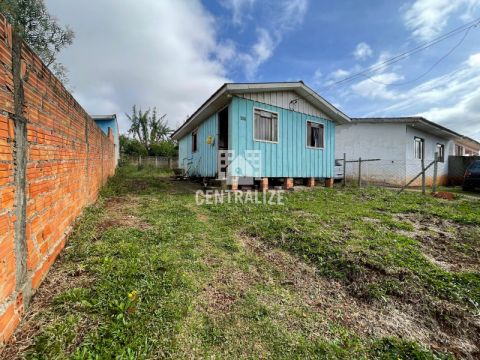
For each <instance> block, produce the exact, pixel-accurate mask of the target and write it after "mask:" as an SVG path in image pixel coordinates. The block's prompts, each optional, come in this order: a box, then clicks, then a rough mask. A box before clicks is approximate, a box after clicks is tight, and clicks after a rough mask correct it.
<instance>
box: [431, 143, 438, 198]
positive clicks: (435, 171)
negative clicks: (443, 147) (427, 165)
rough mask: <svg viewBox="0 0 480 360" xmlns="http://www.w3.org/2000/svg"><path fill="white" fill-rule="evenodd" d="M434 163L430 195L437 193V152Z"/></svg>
mask: <svg viewBox="0 0 480 360" xmlns="http://www.w3.org/2000/svg"><path fill="white" fill-rule="evenodd" d="M434 161H435V163H434V164H433V183H432V193H436V192H437V171H438V152H435V157H434Z"/></svg>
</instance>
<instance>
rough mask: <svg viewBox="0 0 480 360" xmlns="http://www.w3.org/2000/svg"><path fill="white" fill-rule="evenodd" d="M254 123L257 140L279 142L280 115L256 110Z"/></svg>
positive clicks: (254, 135)
mask: <svg viewBox="0 0 480 360" xmlns="http://www.w3.org/2000/svg"><path fill="white" fill-rule="evenodd" d="M253 123H254V124H253V131H254V134H253V137H254V139H255V140H257V141H269V142H278V115H277V114H276V113H273V112H270V111H266V110H261V109H255V110H254V119H253Z"/></svg>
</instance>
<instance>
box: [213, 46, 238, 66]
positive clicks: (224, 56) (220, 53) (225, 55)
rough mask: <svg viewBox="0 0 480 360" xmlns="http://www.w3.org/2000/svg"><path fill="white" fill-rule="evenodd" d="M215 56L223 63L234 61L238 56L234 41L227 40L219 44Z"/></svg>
mask: <svg viewBox="0 0 480 360" xmlns="http://www.w3.org/2000/svg"><path fill="white" fill-rule="evenodd" d="M215 54H216V57H217V59H218V60H219V61H220V62H222V63H225V62H226V61H229V60H232V59H233V58H234V57H235V55H236V47H235V44H234V43H233V41H232V40H227V41H225V42H223V43H221V44H218V45H217V48H216V50H215Z"/></svg>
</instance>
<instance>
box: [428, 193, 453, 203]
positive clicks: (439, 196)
mask: <svg viewBox="0 0 480 360" xmlns="http://www.w3.org/2000/svg"><path fill="white" fill-rule="evenodd" d="M432 196H433V197H435V198H437V199H444V200H448V201H452V200H455V198H456V196H455V194H452V193H451V192H436V193H433V194H432Z"/></svg>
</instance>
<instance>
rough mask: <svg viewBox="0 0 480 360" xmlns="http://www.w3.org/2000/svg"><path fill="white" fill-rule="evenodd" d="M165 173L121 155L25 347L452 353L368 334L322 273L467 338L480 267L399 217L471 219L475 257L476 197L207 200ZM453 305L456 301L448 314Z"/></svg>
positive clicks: (344, 287) (78, 352)
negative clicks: (442, 259)
mask: <svg viewBox="0 0 480 360" xmlns="http://www.w3.org/2000/svg"><path fill="white" fill-rule="evenodd" d="M165 175H167V173H165V172H163V171H159V170H157V169H153V168H143V169H140V170H139V169H137V168H133V167H128V166H127V167H122V168H120V169H119V170H118V173H117V175H116V176H115V177H114V178H112V179H111V180H110V181H109V183H108V185H107V186H105V187H104V189H103V190H102V196H101V198H100V200H99V201H98V202H97V203H96V204H95V205H94V206H92V207H90V208H88V209H87V210H86V211H85V214H84V215H83V216H82V218H81V219H80V220H79V222H78V224H77V226H76V228H75V231H74V232H73V234H72V235H71V237H70V239H69V243H68V247H67V248H66V249H65V251H64V253H63V255H62V257H61V259H59V260H58V262H57V265H56V267H55V268H54V269H53V270H52V273H59V274H66V275H65V279H64V280H63V282H64V283H65V284H66V286H64V287H62V290H61V291H59V292H58V293H57V294H56V295H55V297H54V299H53V301H51V302H50V303H49V304H48V306H46V307H44V308H42V309H41V311H40V312H39V313H38V314H37V315H36V316H35V317H34V318H33V319H32V320H29V321H30V324H29V326H30V327H35V325H36V324H41V328H40V330H39V331H36V332H34V333H33V336H32V337H31V338H30V340H29V341H30V343H29V346H28V348H27V349H26V350H25V351H24V352H23V353H22V354H21V355H22V356H24V357H26V358H30V359H63V358H72V359H107V358H118V359H144V358H148V359H157V358H175V359H177V358H211V357H214V358H222V359H223V358H225V359H237V358H272V359H292V358H297V359H304V358H329V359H344V358H356V359H367V358H378V359H385V358H386V359H438V358H448V357H450V356H451V355H448V354H447V353H445V352H443V353H442V352H437V351H433V350H428V349H427V348H426V347H425V346H423V345H421V344H420V343H418V342H415V341H411V340H402V339H400V338H398V337H395V336H386V337H382V336H379V335H376V334H367V333H363V332H359V331H358V329H357V328H356V327H355V326H354V325H352V324H350V323H349V322H348V321H346V318H347V317H348V316H349V315H350V314H349V313H348V311H350V310H342V309H343V307H345V306H346V307H347V309H352V308H354V306H353V305H351V304H344V302H342V301H341V298H340V300H338V305H337V304H336V303H335V302H332V301H333V300H332V299H334V298H335V296H336V294H335V293H333V294H331V295H328V294H327V295H326V294H320V295H316V296H320V297H321V299H323V300H322V301H325V302H327V303H329V304H330V302H332V304H333V305H328V306H329V308H328V309H330V310H329V312H327V311H326V310H325V311H323V310H322V311H319V310H318V309H317V308H316V307H315V305H312V304H314V303H315V301H317V300H316V299H315V298H313V295H312V292H314V291H315V289H317V288H318V287H320V286H321V284H323V283H322V282H323V281H326V282H327V284H333V285H335V284H339V285H338V286H340V288H338V289H339V290H338V292H340V291H344V292H345V294H347V295H345V296H351V298H349V299H350V300H349V301H351V302H353V301H358V303H359V304H364V305H362V306H367V307H371V308H372V309H381V308H382V306H386V305H385V304H391V305H392V306H397V305H398V304H408V305H409V306H413V307H414V308H415V309H416V311H417V313H418V314H421V316H423V317H425V319H431V322H435V323H439V324H440V325H441V326H444V327H445V331H446V332H447V333H449V334H452V335H454V336H457V335H458V334H457V332H456V329H455V325H454V324H456V320H458V319H462V320H465V319H470V317H471V318H473V316H475V315H477V316H478V306H479V305H478V304H479V303H480V275H479V273H478V272H476V271H472V270H469V271H457V272H451V271H447V270H445V269H443V268H441V267H439V266H438V265H436V264H434V263H432V262H431V261H429V260H428V259H427V258H426V257H425V256H424V254H423V250H422V249H423V248H422V246H421V244H420V241H419V240H418V239H416V238H414V237H412V236H409V235H408V234H409V233H412V232H415V231H416V230H415V227H414V225H413V224H412V223H411V222H409V221H406V220H402V218H401V217H398V216H396V214H413V215H414V216H418V217H425V216H430V217H432V218H434V219H448V220H449V221H452V222H454V223H455V224H458V226H462V227H463V226H464V227H465V228H466V229H468V234H469V235H468V241H465V242H464V243H465V245H464V246H466V249H468V251H465V254H467V255H468V254H472V253H478V250H479V234H480V232H479V231H478V227H479V225H480V216H479V215H480V204H479V203H477V202H472V201H468V200H465V199H460V200H457V201H453V202H446V201H443V200H438V199H434V198H431V197H423V196H421V195H420V194H417V193H406V194H403V195H401V196H398V197H397V196H395V195H394V194H393V193H392V192H390V191H388V190H383V189H374V188H369V189H345V190H344V189H342V190H336V189H316V190H314V191H305V192H295V193H291V194H288V195H286V197H285V205H284V206H280V205H278V206H268V205H253V204H223V205H202V206H197V205H196V204H195V196H194V194H193V192H192V191H193V190H192V188H189V187H188V185H186V184H185V183H182V182H179V183H175V182H172V181H169V180H167V178H165ZM452 231H453V230H452ZM466 233H467V232H466ZM457 236H460V235H458V234H457ZM245 239H246V240H245ZM249 239H250V240H249ZM461 240H462V239H460V240H459V243H462V244H463V242H462V241H461ZM245 241H247V244H246V243H245ZM248 241H251V242H252V244H254V245H251V246H250V245H248ZM467 255H465V256H467ZM300 263H301V264H303V265H298V264H300ZM298 266H305V267H306V268H308V269H310V268H312V269H313V270H312V271H313V272H311V273H308V272H307V273H308V274H307V273H306V272H305V271H303V272H302V271H300V270H297V269H298ZM79 274H81V275H79ZM303 274H307V275H303ZM292 276H296V277H295V279H296V280H295V281H296V282H297V281H299V280H302V279H299V278H298V277H302V276H305V279H304V280H306V281H305V284H304V285H299V286H297V285H295V286H293V285H292V284H291V283H290V282H289V281H290V278H291V277H292ZM76 277H80V278H82V279H84V280H82V281H77V280H75V279H76ZM316 282H318V284H319V285H318V286H317V285H315V284H316ZM300 284H302V283H301V282H300ZM333 285H332V286H333ZM45 286H49V285H45ZM50 286H53V288H54V287H55V286H56V285H55V284H53V285H50ZM326 286H330V285H326ZM335 286H337V285H335ZM335 289H336V288H335ZM306 299H307V300H306ZM335 299H336V298H335ZM310 300H311V301H310ZM34 302H35V299H34ZM445 303H448V304H451V306H453V308H454V309H456V310H455V311H453V310H451V306H450V307H449V308H448V309H450V311H447V309H446V308H444V307H442V306H443V305H441V304H445ZM342 306H343V307H342ZM337 307H338V308H337ZM458 309H460V310H458ZM359 311H361V310H359ZM337 314H339V315H338V316H337V317H336V315H337ZM429 321H430V320H429ZM426 322H427V323H428V321H426ZM379 326H380V325H379ZM463 326H464V327H465V328H466V329H468V328H469V326H471V325H470V323H469V322H468V321H467V322H464V323H463ZM458 336H460V335H458ZM465 336H467V338H468V336H469V335H465ZM473 336H474V337H475V335H473ZM476 336H477V337H478V335H476ZM468 339H470V340H472V338H471V337H470V338H468ZM15 346H17V345H15V344H13V345H12V347H15ZM7 350H8V349H7ZM447 350H448V349H444V351H447Z"/></svg>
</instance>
